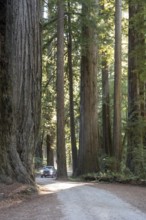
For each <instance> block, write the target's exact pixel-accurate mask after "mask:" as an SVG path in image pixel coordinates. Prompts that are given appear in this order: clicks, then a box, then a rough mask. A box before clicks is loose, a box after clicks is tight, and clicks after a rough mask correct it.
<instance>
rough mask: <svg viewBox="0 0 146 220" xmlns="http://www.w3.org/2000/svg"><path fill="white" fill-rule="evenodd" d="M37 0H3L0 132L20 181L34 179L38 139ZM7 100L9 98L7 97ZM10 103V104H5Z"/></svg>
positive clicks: (11, 174) (16, 177)
mask: <svg viewBox="0 0 146 220" xmlns="http://www.w3.org/2000/svg"><path fill="white" fill-rule="evenodd" d="M39 12H40V4H39V1H38V0H29V1H28V0H12V1H8V2H7V20H6V41H5V47H6V56H7V58H8V71H7V79H6V83H8V87H7V99H8V101H7V102H8V105H9V106H10V107H9V109H8V107H7V112H3V117H5V115H6V114H7V113H9V115H8V116H7V119H6V125H7V126H8V125H9V131H8V132H7V131H5V133H4V134H3V136H4V138H5V140H7V141H5V143H4V145H5V148H6V149H7V150H8V154H9V166H10V167H11V168H12V170H13V173H9V175H10V176H13V177H14V178H15V179H17V180H18V181H20V182H32V181H33V179H34V175H33V173H34V169H33V168H34V167H33V164H34V163H33V156H34V152H35V146H36V145H37V141H38V132H39V123H40V100H41V56H40V43H41V41H40V27H39V19H40V15H39ZM9 100H10V101H9ZM9 103H10V104H9Z"/></svg>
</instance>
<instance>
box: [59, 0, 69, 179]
mask: <svg viewBox="0 0 146 220" xmlns="http://www.w3.org/2000/svg"><path fill="white" fill-rule="evenodd" d="M63 4H64V1H63V0H58V1H57V6H58V20H57V176H58V178H66V177H67V169H66V150H65V132H64V126H65V119H64V5H63Z"/></svg>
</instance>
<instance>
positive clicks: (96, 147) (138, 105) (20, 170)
mask: <svg viewBox="0 0 146 220" xmlns="http://www.w3.org/2000/svg"><path fill="white" fill-rule="evenodd" d="M145 14H146V2H145V0H139V1H136V0H129V1H128V0H123V1H122V0H115V1H114V0H112V1H109V0H86V2H85V1H83V0H78V1H75V0H44V1H43V0H42V1H39V0H29V1H28V0H11V1H8V0H7V1H5V2H3V1H2V0H0V164H1V166H0V181H3V182H11V181H12V180H13V179H15V180H17V181H19V182H26V183H27V182H29V183H30V182H31V183H33V181H34V176H35V175H34V174H35V168H38V167H40V166H42V165H43V164H49V165H55V166H57V173H58V178H59V177H60V178H66V177H67V171H68V169H70V168H71V169H72V171H73V175H74V176H83V175H84V176H86V177H87V176H90V177H94V178H96V177H97V176H100V177H101V176H106V177H107V176H108V175H110V176H115V175H118V176H120V177H122V178H131V179H132V178H139V179H145V178H146V32H145V30H146V19H145Z"/></svg>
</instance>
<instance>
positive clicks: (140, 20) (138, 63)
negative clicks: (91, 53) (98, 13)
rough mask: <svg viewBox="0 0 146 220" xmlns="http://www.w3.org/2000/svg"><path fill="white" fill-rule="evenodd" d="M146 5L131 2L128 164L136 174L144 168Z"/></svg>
mask: <svg viewBox="0 0 146 220" xmlns="http://www.w3.org/2000/svg"><path fill="white" fill-rule="evenodd" d="M144 7H146V4H145V3H144V2H141V3H140V2H138V3H134V2H133V1H130V2H129V51H128V56H129V57H128V59H129V62H128V149H127V167H128V168H129V169H130V170H131V171H132V172H133V173H135V174H139V171H141V172H142V170H144V161H143V160H144V158H143V134H142V133H143V131H142V123H141V120H144V118H143V117H144V115H143V113H141V110H142V108H143V107H142V105H141V104H142V102H143V101H144V97H143V95H144V94H142V93H143V92H142V87H141V86H142V82H141V80H140V78H141V76H142V74H144V72H143V70H144V63H145V36H144V33H143V30H144V23H145V22H144V18H145V15H144ZM141 26H142V27H141ZM140 93H141V94H140ZM140 95H141V97H140Z"/></svg>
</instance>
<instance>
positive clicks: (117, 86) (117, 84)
mask: <svg viewBox="0 0 146 220" xmlns="http://www.w3.org/2000/svg"><path fill="white" fill-rule="evenodd" d="M115 8H116V12H115V81H114V125H113V148H114V152H115V160H116V163H115V170H116V171H119V170H120V162H121V153H122V152H121V151H122V150H121V24H122V23H121V21H122V15H121V13H122V1H121V0H116V2H115Z"/></svg>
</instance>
